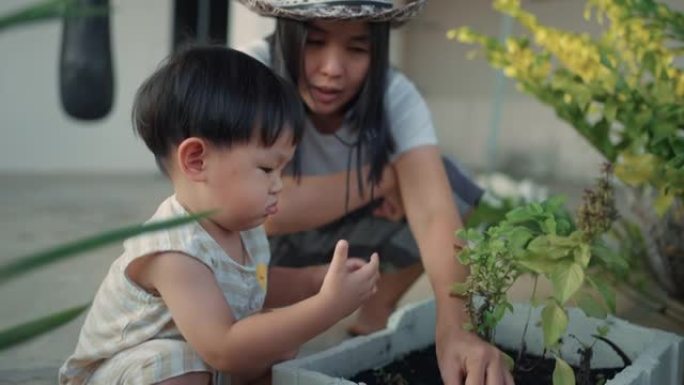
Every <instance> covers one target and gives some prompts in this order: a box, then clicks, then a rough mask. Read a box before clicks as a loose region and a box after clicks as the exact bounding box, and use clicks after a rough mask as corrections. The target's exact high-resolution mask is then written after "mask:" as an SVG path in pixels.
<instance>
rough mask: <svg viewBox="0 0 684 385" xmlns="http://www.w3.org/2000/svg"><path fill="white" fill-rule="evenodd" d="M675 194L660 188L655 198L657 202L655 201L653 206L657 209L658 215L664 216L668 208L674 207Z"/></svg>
mask: <svg viewBox="0 0 684 385" xmlns="http://www.w3.org/2000/svg"><path fill="white" fill-rule="evenodd" d="M674 199H675V196H674V194H672V193H669V194H668V192H667V191H665V190H660V191H659V192H658V196H657V197H656V199H655V202H653V207H654V208H655V210H656V213H657V214H658V216H660V217H662V216H663V215H664V214H665V213H666V212H667V210H669V209H670V207H672V204H673V203H674Z"/></svg>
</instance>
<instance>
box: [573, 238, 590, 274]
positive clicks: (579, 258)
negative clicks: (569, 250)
mask: <svg viewBox="0 0 684 385" xmlns="http://www.w3.org/2000/svg"><path fill="white" fill-rule="evenodd" d="M573 255H574V257H575V262H576V263H578V264H579V265H580V266H581V267H582V268H585V269H586V268H587V266H589V262H590V261H591V248H590V247H589V245H587V244H586V243H582V244H581V245H580V246H579V247H578V248H576V249H575V251H574V252H573Z"/></svg>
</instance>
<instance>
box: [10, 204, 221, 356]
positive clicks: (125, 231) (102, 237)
mask: <svg viewBox="0 0 684 385" xmlns="http://www.w3.org/2000/svg"><path fill="white" fill-rule="evenodd" d="M207 215H208V213H203V214H197V215H189V216H185V217H179V218H173V219H169V220H165V221H160V222H153V223H147V224H143V225H135V226H129V227H123V228H120V229H116V230H112V231H108V232H104V233H101V234H97V235H94V236H92V237H88V238H84V239H81V240H78V241H75V242H70V243H65V244H63V245H59V246H56V247H54V248H50V249H48V250H45V251H41V252H38V253H33V254H29V255H26V256H22V257H19V258H16V259H15V260H13V261H11V262H9V263H6V264H4V265H2V266H0V285H2V284H4V283H6V282H8V281H9V280H11V279H15V278H18V277H20V276H22V275H24V274H26V273H28V272H31V271H33V270H35V269H39V268H42V267H44V266H47V265H50V264H53V263H55V262H58V261H62V260H66V259H69V258H73V257H75V256H77V255H79V254H82V253H84V252H86V251H90V250H93V249H96V248H99V247H102V246H105V245H107V244H110V243H113V242H117V241H122V240H124V239H126V238H130V237H134V236H136V235H140V234H144V233H147V232H152V231H158V230H162V229H167V228H171V227H175V226H180V225H184V224H187V223H190V222H193V221H196V220H199V219H201V218H204V217H206V216H207ZM88 306H89V304H84V305H80V306H76V307H73V308H69V309H66V310H61V311H59V312H56V313H53V314H50V315H47V316H45V317H41V318H39V319H36V320H32V321H28V322H25V323H22V324H20V325H16V326H12V327H9V328H7V329H4V330H0V350H4V349H7V348H10V347H12V346H14V345H17V344H19V343H22V342H24V341H27V340H29V339H31V338H34V337H37V336H39V335H41V334H43V333H46V332H48V331H50V330H53V329H55V328H57V327H59V326H61V325H63V324H65V323H67V322H69V321H71V320H72V319H74V318H76V317H78V316H79V315H80V314H81V313H82V312H83V311H84V310H85V309H87V308H88Z"/></svg>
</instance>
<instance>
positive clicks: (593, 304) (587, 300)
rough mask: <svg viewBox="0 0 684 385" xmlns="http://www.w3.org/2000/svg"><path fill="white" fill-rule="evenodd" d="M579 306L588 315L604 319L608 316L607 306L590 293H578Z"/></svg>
mask: <svg viewBox="0 0 684 385" xmlns="http://www.w3.org/2000/svg"><path fill="white" fill-rule="evenodd" d="M577 306H579V308H580V309H582V311H583V312H584V314H586V315H587V316H588V317H594V318H601V319H604V318H606V316H608V313H607V312H606V307H605V306H603V305H602V304H601V303H599V302H598V301H597V300H596V298H594V297H593V296H592V295H590V294H588V293H584V292H579V293H577Z"/></svg>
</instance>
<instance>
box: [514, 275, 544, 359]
mask: <svg viewBox="0 0 684 385" xmlns="http://www.w3.org/2000/svg"><path fill="white" fill-rule="evenodd" d="M538 281H539V277H538V276H536V275H535V276H534V284H533V285H532V294H531V295H530V302H533V301H534V297H535V295H536V294H537V282H538ZM531 318H532V306H530V307H529V308H528V309H527V320H525V328H523V332H522V336H521V337H520V350H519V351H518V358H517V359H516V360H515V362H520V361H521V360H522V356H523V354H524V352H525V350H527V346H526V344H525V336H526V335H527V328H528V326H530V319H531Z"/></svg>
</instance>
